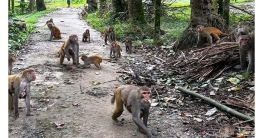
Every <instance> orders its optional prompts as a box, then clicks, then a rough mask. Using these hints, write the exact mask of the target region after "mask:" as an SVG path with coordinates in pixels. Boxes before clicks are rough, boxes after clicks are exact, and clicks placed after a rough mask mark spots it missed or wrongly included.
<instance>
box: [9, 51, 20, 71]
mask: <svg viewBox="0 0 263 138" xmlns="http://www.w3.org/2000/svg"><path fill="white" fill-rule="evenodd" d="M17 58H18V57H17V56H15V55H14V54H8V75H11V71H12V68H13V62H15V61H16V59H17Z"/></svg>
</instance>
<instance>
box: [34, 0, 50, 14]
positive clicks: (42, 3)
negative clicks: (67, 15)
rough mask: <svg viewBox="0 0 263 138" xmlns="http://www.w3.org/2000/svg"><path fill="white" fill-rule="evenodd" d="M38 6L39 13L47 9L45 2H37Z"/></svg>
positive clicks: (39, 0) (38, 0) (41, 0)
mask: <svg viewBox="0 0 263 138" xmlns="http://www.w3.org/2000/svg"><path fill="white" fill-rule="evenodd" d="M36 5H37V11H43V10H46V9H47V8H46V5H45V3H44V0H36Z"/></svg>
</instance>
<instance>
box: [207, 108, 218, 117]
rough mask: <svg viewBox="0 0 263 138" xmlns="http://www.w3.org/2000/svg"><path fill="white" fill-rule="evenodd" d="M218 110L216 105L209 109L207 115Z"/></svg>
mask: <svg viewBox="0 0 263 138" xmlns="http://www.w3.org/2000/svg"><path fill="white" fill-rule="evenodd" d="M216 111H217V109H216V107H214V108H212V109H210V110H208V111H207V112H206V114H205V115H207V116H211V115H213V114H214V113H215V112H216Z"/></svg>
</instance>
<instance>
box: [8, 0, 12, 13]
mask: <svg viewBox="0 0 263 138" xmlns="http://www.w3.org/2000/svg"><path fill="white" fill-rule="evenodd" d="M10 10H11V8H10V0H8V11H10Z"/></svg>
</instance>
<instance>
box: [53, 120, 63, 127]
mask: <svg viewBox="0 0 263 138" xmlns="http://www.w3.org/2000/svg"><path fill="white" fill-rule="evenodd" d="M54 123H55V125H56V126H57V127H58V126H63V125H65V123H64V121H57V122H54Z"/></svg>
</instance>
